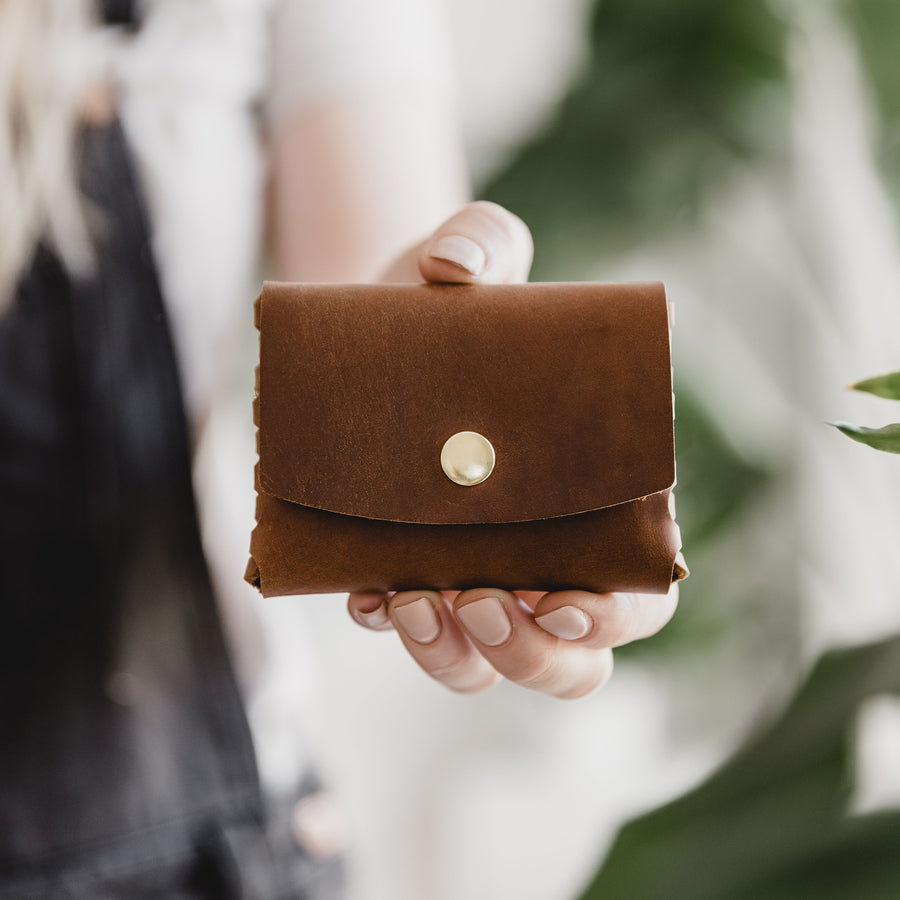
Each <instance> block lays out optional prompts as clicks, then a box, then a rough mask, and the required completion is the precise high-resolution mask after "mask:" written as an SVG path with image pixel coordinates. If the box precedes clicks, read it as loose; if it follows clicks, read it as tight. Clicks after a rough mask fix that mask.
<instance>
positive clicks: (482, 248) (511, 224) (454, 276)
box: [382, 200, 534, 284]
mask: <svg viewBox="0 0 900 900" xmlns="http://www.w3.org/2000/svg"><path fill="white" fill-rule="evenodd" d="M533 255H534V244H533V243H532V240H531V232H530V231H529V230H528V226H527V225H526V224H525V223H524V222H523V221H522V220H521V219H520V218H519V217H518V216H516V215H513V213H511V212H509V210H507V209H504V208H503V207H502V206H498V205H497V204H496V203H490V202H489V201H487V200H479V201H476V202H475V203H469V204H468V205H467V206H464V207H463V208H462V209H461V210H460V211H459V212H458V213H456V214H455V215H453V216H451V217H450V218H449V219H447V220H446V221H445V222H444V223H443V225H441V226H440V227H439V228H438V229H437V230H436V231H435V232H434V233H433V234H432V235H431V237H429V238H428V239H427V240H425V241H422V243H420V244H417V245H416V246H415V247H412V248H411V249H410V250H408V251H407V252H406V253H404V254H403V255H402V256H401V257H400V258H399V259H397V260H396V261H395V262H394V263H393V265H391V266H390V268H389V269H388V270H387V271H386V272H385V274H384V275H383V277H382V280H383V281H386V282H402V281H419V280H420V279H424V280H425V281H444V282H457V283H461V284H465V283H469V282H481V283H494V284H496V283H500V282H518V281H527V280H528V273H529V271H530V269H531V260H532V257H533Z"/></svg>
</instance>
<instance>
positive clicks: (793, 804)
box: [581, 636, 900, 900]
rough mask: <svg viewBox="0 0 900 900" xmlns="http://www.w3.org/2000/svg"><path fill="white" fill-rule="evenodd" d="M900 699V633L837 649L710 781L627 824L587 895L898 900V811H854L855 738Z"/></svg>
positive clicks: (602, 898)
mask: <svg viewBox="0 0 900 900" xmlns="http://www.w3.org/2000/svg"><path fill="white" fill-rule="evenodd" d="M880 694H891V695H897V694H900V636H894V637H892V638H890V639H888V640H885V641H882V642H879V643H877V644H870V645H866V646H861V647H852V648H848V649H845V650H839V651H834V652H831V653H828V654H827V655H826V656H824V657H823V658H822V659H820V660H819V662H818V663H817V664H816V666H815V668H814V669H813V671H812V672H811V673H810V675H809V677H808V678H807V680H806V681H805V682H804V683H803V685H802V686H801V687H800V689H799V691H798V692H797V694H796V695H795V696H794V698H793V700H792V701H791V702H790V703H789V704H788V706H787V708H786V709H785V710H784V712H783V713H782V714H781V715H780V716H779V717H778V718H777V719H776V720H775V721H774V722H772V723H771V724H770V725H769V726H768V727H767V728H765V729H763V730H762V731H761V732H759V733H758V734H757V735H756V736H755V737H753V738H751V740H750V741H749V742H748V743H747V744H746V745H745V746H744V748H743V749H742V750H740V751H738V753H737V754H735V756H733V757H732V758H731V760H729V761H728V762H727V763H725V764H724V765H723V766H722V768H721V769H720V770H719V771H718V772H716V773H715V774H713V775H712V776H711V777H710V778H709V779H708V780H707V781H706V782H705V783H704V784H702V785H700V786H699V787H697V788H695V789H694V790H693V791H691V792H689V793H687V794H685V795H684V796H682V797H681V798H679V799H677V800H675V801H673V802H672V803H670V804H668V805H666V806H663V807H661V808H659V809H657V810H655V811H653V812H650V813H647V814H646V815H643V816H641V817H640V818H638V819H635V820H633V821H632V822H630V823H629V824H627V825H626V826H625V827H624V828H623V829H622V830H621V831H620V832H619V835H618V837H617V838H616V841H615V843H614V844H613V846H612V848H611V849H610V852H609V854H608V855H607V858H606V860H605V862H604V863H603V866H602V867H601V869H600V870H599V871H598V872H597V874H596V875H595V877H594V878H593V880H592V881H591V883H590V885H589V886H588V887H587V888H586V890H585V892H584V893H583V894H582V895H581V900H608V898H616V900H618V898H627V900H659V898H670V897H671V898H682V897H685V898H690V900H760V898H765V900H845V898H848V897H852V898H857V897H858V898H866V900H894V898H897V897H900V854H898V853H897V836H898V834H900V809H890V810H884V811H881V812H875V813H869V814H864V815H849V814H848V811H847V810H848V801H849V799H850V792H851V790H852V788H853V773H854V764H853V741H852V737H853V733H854V725H855V722H856V720H857V717H858V714H859V710H860V707H861V706H862V704H863V703H864V702H865V701H866V700H867V699H868V698H870V697H874V696H878V695H880Z"/></svg>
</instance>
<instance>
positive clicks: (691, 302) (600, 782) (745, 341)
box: [267, 0, 900, 900]
mask: <svg viewBox="0 0 900 900" xmlns="http://www.w3.org/2000/svg"><path fill="white" fill-rule="evenodd" d="M449 14H450V19H451V25H452V28H453V38H454V50H455V54H456V58H457V61H458V63H460V65H459V70H460V72H461V75H462V79H463V81H462V89H461V110H462V112H463V116H464V123H465V127H466V137H467V143H468V149H469V155H470V160H471V164H472V166H473V169H474V171H475V173H476V175H477V179H478V194H479V196H482V197H487V198H490V199H493V200H496V201H498V202H500V203H502V204H505V205H507V206H508V207H509V208H511V209H512V210H513V211H515V212H517V213H518V214H519V215H521V216H522V217H523V218H524V219H525V220H526V222H528V224H529V225H530V226H531V228H532V230H533V232H534V235H535V243H536V248H537V254H536V261H535V269H534V273H533V278H534V279H536V280H554V279H559V280H578V279H597V280H627V279H636V280H641V279H662V280H664V281H665V283H666V285H667V289H668V292H669V296H670V299H672V300H673V301H674V302H675V305H676V328H675V335H674V340H675V345H674V362H675V373H676V382H677V389H676V398H677V399H676V428H677V444H678V480H679V488H678V492H677V496H678V513H679V522H680V524H681V527H682V531H683V534H684V541H685V551H686V554H687V558H688V562H689V565H690V566H691V570H692V575H691V578H690V580H689V581H688V582H687V583H686V584H685V585H684V590H683V593H682V603H681V607H680V609H679V612H678V614H677V615H676V618H675V620H674V621H673V622H672V624H671V625H670V626H669V627H668V628H666V629H665V630H664V631H663V632H662V633H661V634H660V635H658V636H656V637H654V638H652V639H650V640H647V641H645V642H642V643H639V644H638V645H635V646H633V647H629V648H627V650H622V651H617V669H616V674H615V676H614V678H613V679H612V682H611V683H610V684H609V685H608V686H607V687H606V688H605V689H604V690H603V691H602V692H601V693H599V694H597V695H596V696H592V697H590V698H588V699H586V700H582V701H578V702H577V703H571V704H561V703H558V702H555V701H553V700H549V699H546V698H543V697H537V696H532V695H530V694H528V693H526V692H524V691H520V690H516V689H514V688H510V687H509V686H507V685H501V686H500V687H499V688H498V689H496V690H494V691H493V692H490V693H489V694H487V695H483V696H478V697H474V698H473V697H466V698H461V697H455V696H452V695H449V694H448V693H446V692H445V691H443V690H442V689H441V688H440V687H439V686H437V685H435V684H431V683H429V682H428V681H427V680H425V679H422V678H419V677H417V676H418V674H419V673H418V672H417V671H416V670H415V665H414V664H413V663H412V662H411V661H410V660H408V659H406V658H404V657H403V656H402V655H401V654H398V653H396V652H395V651H396V647H395V646H393V643H394V636H393V635H374V636H373V635H370V634H364V633H361V632H357V631H354V630H353V629H351V628H349V627H348V625H347V622H346V620H345V616H346V614H345V611H344V609H343V604H342V603H341V602H340V600H339V599H338V598H337V597H323V598H315V599H304V600H301V601H296V602H295V601H275V603H274V604H272V601H267V603H269V604H272V606H276V605H277V606H278V607H279V614H281V613H284V614H288V615H297V616H300V615H301V614H302V617H303V620H304V624H303V627H305V628H308V630H309V633H310V634H314V635H315V637H314V641H313V644H314V653H315V659H316V666H317V669H318V673H319V676H318V684H319V686H320V688H321V690H320V692H319V693H320V696H319V706H318V711H319V714H318V718H317V721H318V725H319V727H318V729H317V737H316V741H317V745H318V748H319V750H320V752H321V760H322V764H323V765H324V766H325V770H326V773H327V775H328V777H329V781H330V783H331V784H332V785H333V787H334V789H335V791H336V792H337V793H338V795H339V796H340V798H341V801H342V803H343V804H344V807H345V809H346V810H347V813H348V816H349V819H350V821H351V822H352V826H353V832H354V833H355V842H354V843H355V847H354V852H355V856H354V864H353V869H352V876H353V877H352V897H354V898H358V900H381V898H410V900H412V898H421V897H429V898H434V900H445V898H446V900H450V898H454V900H459V898H471V900H480V898H488V897H515V898H517V900H525V898H533V900H547V898H569V897H573V898H574V897H578V896H582V895H583V896H585V897H629V898H631V897H654V898H658V897H692V898H698V897H729V898H736V897H756V898H759V897H766V898H771V897H807V896H808V897H826V896H827V897H830V896H835V897H847V896H854V897H867V898H868V897H895V896H898V895H900V870H898V864H897V862H896V861H895V860H894V858H893V857H894V842H895V840H896V835H897V834H900V820H898V818H897V813H896V808H897V804H898V803H900V699H898V693H897V692H898V690H900V659H898V653H900V642H897V640H896V638H895V637H894V636H895V635H896V634H897V632H898V630H900V550H898V548H900V514H898V498H900V461H898V460H897V459H896V458H894V457H890V456H889V455H888V454H877V453H874V452H873V451H871V450H869V449H868V448H864V447H861V446H859V445H855V444H851V443H850V442H849V441H846V440H844V439H843V438H842V436H841V435H839V434H837V433H836V432H835V431H834V430H833V429H830V428H829V427H827V426H826V424H825V423H826V421H829V420H834V419H842V418H849V419H851V420H858V419H860V418H863V419H865V420H866V421H867V423H869V424H881V423H883V422H886V421H889V420H890V418H891V416H892V412H893V411H892V410H891V408H890V405H889V404H885V403H884V401H879V400H876V399H864V398H861V397H860V396H858V395H857V396H851V395H848V394H846V393H845V392H844V387H845V385H847V384H848V383H850V382H852V381H855V380H858V379H859V378H862V377H865V376H867V375H870V374H875V373H878V372H883V371H889V370H892V369H896V368H900V366H898V361H900V241H898V232H897V212H898V206H897V204H898V201H900V70H898V66H897V62H896V59H897V56H896V40H897V36H898V35H900V6H898V5H897V4H896V3H895V2H894V0H846V2H820V0H809V2H801V0H798V2H774V0H773V2H759V0H747V2H743V3H739V4H736V3H731V4H728V3H721V2H717V0H682V2H678V3H667V2H664V0H601V2H599V3H597V2H593V0H556V2H554V3H546V2H541V0H492V2H490V3H483V2H477V0H457V2H455V3H453V4H450V5H449ZM301 607H302V610H301ZM270 613H271V607H270ZM892 641H893V642H892ZM823 655H824V659H823ZM348 660H352V663H351V664H350V665H349V666H348V664H347V663H348ZM357 667H358V668H357ZM361 672H364V673H365V678H364V679H363V678H361V677H360V673H361ZM801 686H803V689H802V690H801ZM798 691H799V692H800V693H797V692H798ZM741 748H743V750H741ZM733 754H739V755H738V756H737V757H735V758H734V760H733V761H732V762H731V763H730V764H729V766H728V767H726V768H725V769H722V770H720V766H721V765H722V764H723V761H724V760H726V759H729V758H731V757H732V755H733ZM712 773H717V774H712ZM679 798H680V799H679ZM660 807H663V808H662V809H661V810H660V809H659V808H660ZM629 820H631V824H629V825H628V826H627V827H626V829H625V830H624V831H623V832H621V833H620V832H619V829H620V828H621V827H622V826H623V824H624V823H626V822H628V821H629ZM617 834H619V837H618V838H617V837H616V836H617ZM607 854H608V856H607ZM604 860H605V862H604ZM586 885H590V887H589V888H587V889H586ZM585 890H587V893H586V894H582V892H583V891H585Z"/></svg>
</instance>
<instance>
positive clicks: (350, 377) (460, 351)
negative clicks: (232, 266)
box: [246, 283, 687, 596]
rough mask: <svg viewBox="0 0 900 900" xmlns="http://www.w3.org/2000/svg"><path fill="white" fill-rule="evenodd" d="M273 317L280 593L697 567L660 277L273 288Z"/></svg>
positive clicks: (594, 580)
mask: <svg viewBox="0 0 900 900" xmlns="http://www.w3.org/2000/svg"><path fill="white" fill-rule="evenodd" d="M256 324H257V327H258V328H259V331H260V364H259V369H258V384H257V398H256V400H255V404H254V413H255V421H256V425H257V428H258V449H259V462H258V465H257V468H256V487H257V524H256V527H255V529H254V531H253V534H252V537H251V548H250V550H251V560H250V564H249V565H248V568H247V575H246V577H247V580H248V581H250V582H251V583H253V584H255V585H256V586H257V587H258V588H259V589H260V590H261V591H262V593H263V594H264V595H265V596H273V595H279V594H302V593H326V592H343V591H364V590H372V591H388V590H408V589H418V588H431V589H435V590H448V589H466V588H471V587H485V586H495V587H500V588H504V589H506V590H541V591H555V590H563V589H566V588H582V589H586V590H589V591H594V592H610V591H635V592H644V593H659V594H664V593H666V592H667V591H668V590H669V587H670V586H671V583H672V582H673V581H678V580H680V579H681V578H683V577H685V576H686V575H687V571H686V569H684V568H683V567H682V566H681V565H680V564H678V563H677V562H676V559H675V558H676V554H677V553H678V550H679V549H680V536H679V531H678V528H677V526H676V524H675V522H674V519H673V517H672V515H671V512H670V495H671V490H672V487H673V485H674V482H675V460H674V437H673V405H672V378H671V361H670V351H669V311H668V304H667V301H666V296H665V291H664V288H663V286H662V285H661V284H628V285H603V284H593V283H560V284H548V283H534V284H515V285H474V284H472V285H434V284H427V285H426V284H420V285H411V284H402V285H400V284H398V285H313V284H277V283H266V284H265V285H264V288H263V292H262V294H261V296H260V297H259V299H258V301H257V305H256Z"/></svg>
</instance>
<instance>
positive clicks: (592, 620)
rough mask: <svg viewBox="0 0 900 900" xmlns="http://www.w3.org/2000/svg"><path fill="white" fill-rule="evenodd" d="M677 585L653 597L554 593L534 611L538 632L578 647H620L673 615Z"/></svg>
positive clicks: (676, 601)
mask: <svg viewBox="0 0 900 900" xmlns="http://www.w3.org/2000/svg"><path fill="white" fill-rule="evenodd" d="M677 605H678V585H677V584H673V585H672V588H671V590H670V591H669V593H668V594H666V595H665V596H659V595H656V594H591V593H588V592H587V591H557V592H556V593H552V594H545V595H544V597H542V598H541V599H540V600H539V601H538V602H537V604H536V605H535V607H534V618H535V622H536V623H537V624H538V626H539V627H540V628H542V629H543V630H545V631H547V632H548V633H550V634H553V635H555V636H557V637H559V638H562V639H563V640H566V641H569V642H576V645H577V646H581V647H595V648H602V647H621V646H622V645H623V644H627V643H630V642H631V641H636V640H639V639H640V638H645V637H649V636H650V635H651V634H656V632H657V631H659V630H660V629H661V628H662V627H663V626H664V625H665V624H666V623H667V622H668V621H669V619H671V618H672V616H673V615H674V613H675V608H676V607H677Z"/></svg>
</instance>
